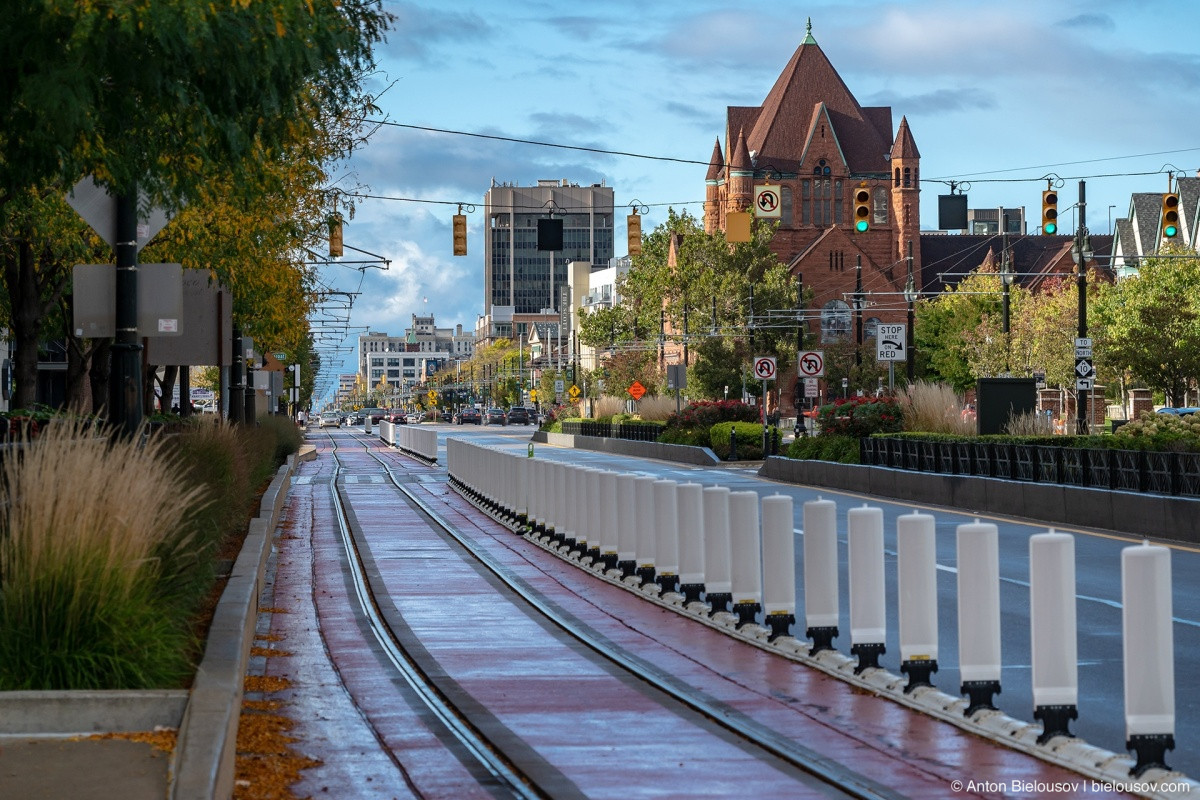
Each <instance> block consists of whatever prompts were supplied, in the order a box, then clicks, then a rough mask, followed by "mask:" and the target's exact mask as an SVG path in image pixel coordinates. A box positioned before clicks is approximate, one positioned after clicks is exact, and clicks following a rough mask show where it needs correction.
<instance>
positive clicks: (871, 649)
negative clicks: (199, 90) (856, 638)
mask: <svg viewBox="0 0 1200 800" xmlns="http://www.w3.org/2000/svg"><path fill="white" fill-rule="evenodd" d="M886 652H887V648H886V647H884V644H883V642H864V643H863V644H854V645H850V655H852V656H858V666H856V667H855V668H854V674H855V675H861V674H862V673H863V672H864V671H866V670H868V669H871V668H872V667H874V668H875V669H879V657H880V656H881V655H883V654H884V653H886Z"/></svg>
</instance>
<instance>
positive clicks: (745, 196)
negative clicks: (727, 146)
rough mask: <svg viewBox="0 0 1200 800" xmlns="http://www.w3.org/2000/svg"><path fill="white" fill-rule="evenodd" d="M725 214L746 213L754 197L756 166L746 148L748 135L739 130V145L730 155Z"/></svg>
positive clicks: (734, 147)
mask: <svg viewBox="0 0 1200 800" xmlns="http://www.w3.org/2000/svg"><path fill="white" fill-rule="evenodd" d="M725 185H726V187H727V189H726V193H725V213H726V214H730V213H735V212H738V211H745V210H746V209H747V208H749V207H750V202H751V200H752V198H753V196H754V164H753V163H752V162H751V161H750V149H749V148H748V147H746V135H745V132H744V131H743V130H741V129H740V128H739V129H738V138H737V144H735V145H734V146H733V151H732V152H731V153H730V154H729V178H728V180H727V182H726V184H725Z"/></svg>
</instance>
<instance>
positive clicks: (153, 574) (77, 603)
mask: <svg viewBox="0 0 1200 800" xmlns="http://www.w3.org/2000/svg"><path fill="white" fill-rule="evenodd" d="M139 439H140V437H134V438H132V439H124V438H121V439H115V438H105V437H102V436H99V435H97V432H96V431H95V430H94V429H93V428H92V427H91V426H90V425H89V424H88V423H87V422H85V421H73V420H68V419H63V420H61V421H56V424H54V425H51V426H49V427H48V429H47V430H46V431H44V432H43V433H41V435H40V436H39V437H38V439H37V440H36V441H33V442H26V443H23V446H22V447H21V448H20V449H19V451H14V452H10V453H9V454H8V456H7V458H6V459H5V460H4V463H3V469H2V474H3V486H0V508H2V511H0V689H9V690H11V689H66V688H72V689H125V688H147V687H164V686H176V685H179V683H180V681H181V680H182V679H183V678H184V677H185V676H186V674H187V673H188V672H189V669H190V666H189V651H190V645H191V643H192V642H191V634H190V633H189V630H188V626H187V625H186V624H182V622H181V618H183V617H185V616H186V614H187V609H185V608H182V607H181V605H180V602H181V598H180V597H179V596H178V595H179V593H178V592H177V591H175V589H176V587H175V585H174V583H173V582H172V581H171V580H168V579H165V578H166V577H167V576H171V575H183V574H186V573H187V572H188V570H189V567H190V566H191V565H194V564H195V561H196V554H195V542H194V540H195V534H194V529H193V528H192V527H191V526H190V525H188V524H187V518H188V515H189V514H190V513H193V510H194V509H196V508H197V507H198V506H199V505H200V504H201V503H202V500H201V491H200V489H199V488H198V487H196V486H195V485H192V484H188V483H185V482H184V481H183V480H182V472H181V470H180V469H179V468H178V467H177V462H176V461H175V460H174V459H171V458H170V457H168V455H167V454H166V453H165V452H164V445H163V442H162V440H160V439H158V438H151V439H150V440H149V441H148V442H146V443H145V444H141V443H140V442H139Z"/></svg>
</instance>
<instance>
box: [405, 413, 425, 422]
mask: <svg viewBox="0 0 1200 800" xmlns="http://www.w3.org/2000/svg"><path fill="white" fill-rule="evenodd" d="M424 417H425V415H424V414H422V413H421V412H420V411H410V412H409V413H408V414H407V415H406V416H405V418H404V421H405V422H407V423H408V424H409V425H418V424H420V422H421V420H422V419H424Z"/></svg>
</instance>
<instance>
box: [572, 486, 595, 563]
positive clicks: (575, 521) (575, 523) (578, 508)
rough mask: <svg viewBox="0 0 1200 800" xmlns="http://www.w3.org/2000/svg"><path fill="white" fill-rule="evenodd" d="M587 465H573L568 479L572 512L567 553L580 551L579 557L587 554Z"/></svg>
mask: <svg viewBox="0 0 1200 800" xmlns="http://www.w3.org/2000/svg"><path fill="white" fill-rule="evenodd" d="M587 472H588V469H587V467H571V468H570V470H569V472H568V476H569V479H568V481H567V506H568V512H569V513H570V517H569V521H568V525H569V530H568V533H567V545H568V548H567V554H568V555H571V554H572V553H578V554H579V555H578V556H575V558H577V559H582V558H583V557H584V556H586V555H587V532H586V530H585V529H584V527H585V526H586V525H587V522H588V512H589V511H590V509H589V508H588V500H587V494H586V492H587V486H586V481H587V474H586V473H587Z"/></svg>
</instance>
